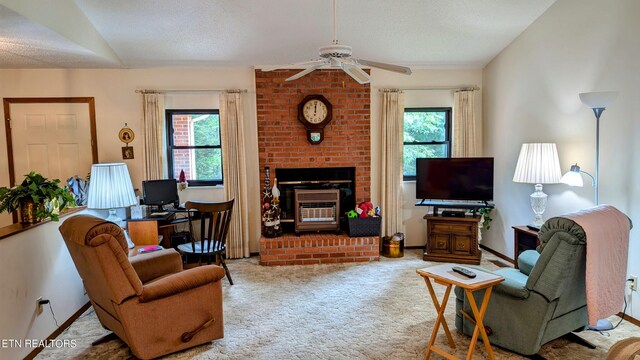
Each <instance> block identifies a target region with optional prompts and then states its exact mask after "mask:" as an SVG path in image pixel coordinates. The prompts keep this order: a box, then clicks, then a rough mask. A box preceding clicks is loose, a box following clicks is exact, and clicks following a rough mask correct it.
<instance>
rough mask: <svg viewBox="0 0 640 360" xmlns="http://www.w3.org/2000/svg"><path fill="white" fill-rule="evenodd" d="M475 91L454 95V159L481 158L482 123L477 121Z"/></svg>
mask: <svg viewBox="0 0 640 360" xmlns="http://www.w3.org/2000/svg"><path fill="white" fill-rule="evenodd" d="M475 95H476V92H475V91H474V90H460V91H456V92H455V93H454V94H453V100H454V105H453V157H474V156H480V154H481V151H482V149H481V146H480V145H481V144H480V143H479V141H478V138H477V136H478V135H481V134H482V128H481V121H480V119H476V116H475V113H476V109H475Z"/></svg>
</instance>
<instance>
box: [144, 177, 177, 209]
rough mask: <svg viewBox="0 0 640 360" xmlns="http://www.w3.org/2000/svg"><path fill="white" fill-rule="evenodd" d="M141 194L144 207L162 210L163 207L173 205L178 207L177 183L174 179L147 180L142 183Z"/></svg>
mask: <svg viewBox="0 0 640 360" xmlns="http://www.w3.org/2000/svg"><path fill="white" fill-rule="evenodd" d="M142 193H143V195H142V196H143V198H144V203H145V205H151V206H154V207H156V208H158V209H162V208H163V207H164V205H168V204H173V205H174V207H178V204H179V202H180V198H179V197H178V181H177V180H176V179H163V180H147V181H143V182H142Z"/></svg>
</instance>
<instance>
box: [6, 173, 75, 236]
mask: <svg viewBox="0 0 640 360" xmlns="http://www.w3.org/2000/svg"><path fill="white" fill-rule="evenodd" d="M59 184H60V180H58V179H54V180H49V179H47V178H45V177H44V176H42V175H41V174H38V173H36V172H35V171H32V172H30V173H29V174H27V175H25V178H24V180H23V181H22V183H21V184H20V185H16V186H14V187H12V188H8V187H0V212H3V211H6V212H9V213H10V212H13V211H16V210H17V209H20V218H21V222H23V223H36V222H40V221H42V220H44V219H47V218H51V220H53V221H58V215H59V214H60V210H62V209H64V208H66V207H67V206H73V196H72V195H71V193H70V192H69V189H68V188H67V187H66V186H65V187H60V186H59Z"/></svg>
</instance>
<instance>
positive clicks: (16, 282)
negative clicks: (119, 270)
mask: <svg viewBox="0 0 640 360" xmlns="http://www.w3.org/2000/svg"><path fill="white" fill-rule="evenodd" d="M63 220H64V219H63ZM60 224H61V222H49V223H46V224H42V225H40V226H37V227H35V228H33V229H31V230H28V231H25V232H22V233H19V234H17V235H14V236H11V237H8V238H5V239H2V240H0V319H2V321H0V339H3V340H5V339H6V340H10V339H14V340H24V339H38V340H40V339H46V338H47V336H49V335H51V333H53V332H54V331H55V330H56V329H57V328H58V326H56V324H55V322H54V320H53V317H52V315H51V312H50V310H49V305H45V306H44V311H43V312H42V313H41V314H36V299H37V298H38V297H42V298H43V299H49V300H50V301H51V306H52V307H53V311H54V313H55V316H56V319H57V321H58V324H59V325H62V323H64V322H65V321H66V320H67V319H69V317H71V315H73V314H74V313H75V312H76V311H78V309H80V307H82V305H84V304H86V303H87V302H88V301H89V299H88V297H87V296H86V295H85V294H84V287H83V286H82V280H81V279H80V276H79V275H78V272H77V271H76V267H75V265H74V264H73V261H72V260H71V256H70V255H69V252H68V251H67V247H66V245H65V244H64V241H63V240H62V236H60V233H59V231H58V227H59V226H60ZM32 350H33V348H30V347H25V346H24V344H23V347H21V348H20V347H2V348H0V358H2V359H21V358H23V357H25V356H26V355H27V354H29V353H30V352H31V351H32Z"/></svg>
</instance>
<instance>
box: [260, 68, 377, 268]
mask: <svg viewBox="0 0 640 360" xmlns="http://www.w3.org/2000/svg"><path fill="white" fill-rule="evenodd" d="M299 71H300V70H279V71H272V72H263V71H261V70H256V71H255V77H256V103H257V116H258V156H259V165H260V178H261V180H262V179H264V175H265V174H264V167H265V166H269V167H270V168H271V170H272V173H273V171H274V170H275V169H283V168H339V167H353V168H355V201H356V203H359V202H362V201H365V200H369V199H370V193H371V189H370V186H371V145H370V124H371V122H370V99H371V98H370V86H369V84H365V85H361V84H358V83H357V82H356V81H354V80H353V79H352V78H351V77H349V76H348V75H346V74H345V73H344V72H343V71H342V70H316V71H314V72H312V73H310V74H308V75H306V76H304V77H302V78H300V79H298V80H295V81H291V82H285V81H284V80H285V79H286V78H288V77H290V76H292V75H294V74H296V73H297V72H299ZM310 94H321V95H323V96H324V97H325V98H327V100H328V101H329V102H330V103H331V104H332V107H333V120H332V121H331V122H330V123H329V124H328V125H327V126H326V127H325V129H324V140H323V142H322V143H320V144H318V145H312V144H310V143H309V142H308V141H307V134H306V129H305V127H304V126H303V125H302V124H301V123H300V122H299V121H298V119H297V116H298V104H299V103H300V102H301V101H302V99H303V98H304V97H305V96H307V95H310ZM347 210H348V209H341V211H342V212H345V211H347ZM378 241H379V239H378V238H377V237H371V238H349V237H348V236H347V235H345V234H342V235H336V234H331V233H309V234H302V235H300V236H296V235H295V234H288V233H286V234H284V235H283V236H282V237H279V238H273V239H269V238H262V239H261V240H260V254H261V263H262V264H263V265H287V264H303V263H323V262H355V261H372V260H378V257H379V253H378V248H379V247H378ZM323 259H324V260H323Z"/></svg>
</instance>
